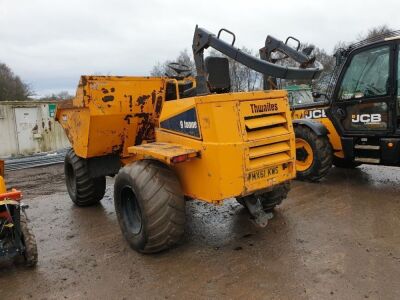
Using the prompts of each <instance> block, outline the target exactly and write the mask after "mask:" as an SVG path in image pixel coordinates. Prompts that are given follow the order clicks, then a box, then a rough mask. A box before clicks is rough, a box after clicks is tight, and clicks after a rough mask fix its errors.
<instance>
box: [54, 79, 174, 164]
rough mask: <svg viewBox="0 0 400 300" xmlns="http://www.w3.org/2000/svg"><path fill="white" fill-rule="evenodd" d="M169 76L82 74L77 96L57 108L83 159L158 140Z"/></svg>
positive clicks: (70, 139) (124, 155) (57, 115)
mask: <svg viewBox="0 0 400 300" xmlns="http://www.w3.org/2000/svg"><path fill="white" fill-rule="evenodd" d="M166 83H167V79H165V78H158V77H121V76H82V77H81V80H80V82H79V85H78V89H77V93H76V97H75V98H74V99H73V100H72V101H66V102H64V103H62V104H61V105H59V106H58V107H57V112H56V119H57V120H58V121H59V122H60V124H61V125H62V126H63V128H64V130H65V132H66V134H67V136H68V139H69V141H70V142H71V144H72V147H73V148H74V151H75V153H76V154H77V155H78V156H80V157H83V158H90V157H99V156H104V155H108V154H113V153H120V154H121V155H122V157H127V156H130V154H129V153H128V147H129V146H132V145H135V144H141V143H142V142H143V141H145V140H147V139H152V138H153V139H154V126H155V125H156V124H157V119H158V117H159V114H160V111H161V107H162V103H163V101H164V95H165V86H166Z"/></svg>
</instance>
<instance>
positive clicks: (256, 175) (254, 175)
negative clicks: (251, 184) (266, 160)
mask: <svg viewBox="0 0 400 300" xmlns="http://www.w3.org/2000/svg"><path fill="white" fill-rule="evenodd" d="M277 174H278V167H273V168H269V169H264V170H258V171H253V172H250V173H249V174H248V175H247V180H248V181H254V180H260V179H264V178H267V177H269V176H273V175H277Z"/></svg>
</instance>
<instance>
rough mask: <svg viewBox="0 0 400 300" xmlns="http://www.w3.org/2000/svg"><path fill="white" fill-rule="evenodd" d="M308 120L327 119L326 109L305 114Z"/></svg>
mask: <svg viewBox="0 0 400 300" xmlns="http://www.w3.org/2000/svg"><path fill="white" fill-rule="evenodd" d="M304 117H305V118H306V119H321V118H326V114H325V110H324V109H315V110H308V111H306V112H305V113H304Z"/></svg>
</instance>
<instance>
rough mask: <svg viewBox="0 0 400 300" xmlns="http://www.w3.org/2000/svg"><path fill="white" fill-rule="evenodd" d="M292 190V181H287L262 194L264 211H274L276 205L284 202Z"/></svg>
mask: <svg viewBox="0 0 400 300" xmlns="http://www.w3.org/2000/svg"><path fill="white" fill-rule="evenodd" d="M289 191H290V183H289V182H285V183H283V184H280V185H278V186H276V187H275V188H274V189H273V190H272V191H271V192H267V193H264V194H262V195H261V204H262V206H263V209H264V211H266V212H269V211H272V210H273V209H274V208H275V206H277V205H279V204H281V203H282V201H283V200H285V199H286V197H287V195H288V193H289Z"/></svg>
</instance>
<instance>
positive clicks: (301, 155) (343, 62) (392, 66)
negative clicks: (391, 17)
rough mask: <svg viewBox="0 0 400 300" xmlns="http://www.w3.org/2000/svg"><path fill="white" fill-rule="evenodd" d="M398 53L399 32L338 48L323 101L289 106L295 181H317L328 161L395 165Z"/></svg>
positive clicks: (399, 122) (399, 142) (398, 149)
mask: <svg viewBox="0 0 400 300" xmlns="http://www.w3.org/2000/svg"><path fill="white" fill-rule="evenodd" d="M261 50H262V49H261ZM399 50H400V31H395V32H390V33H387V34H383V35H380V36H377V37H374V38H371V39H367V40H364V41H361V42H358V43H356V44H353V45H351V46H349V47H348V48H347V49H339V50H338V51H337V52H336V54H335V57H336V68H335V71H334V74H333V77H332V80H331V82H330V87H329V89H328V93H327V95H322V96H324V97H325V99H327V100H325V101H316V102H315V101H312V100H311V101H309V103H293V104H292V110H293V115H292V117H293V119H294V120H293V122H294V123H295V124H296V123H297V124H298V125H300V126H295V134H296V157H297V158H296V169H297V176H298V177H299V178H301V179H308V180H312V181H315V180H318V179H320V178H322V177H323V176H325V175H326V173H327V171H328V170H329V169H330V167H331V163H332V162H333V164H334V165H335V166H336V167H339V168H355V167H357V166H359V165H361V164H375V165H386V166H400V86H399V79H400V75H399V74H400V73H399V72H400V69H399V66H400V59H399ZM264 59H266V60H267V61H270V59H269V58H268V57H265V56H264ZM315 96H318V97H320V96H321V95H315ZM310 121H311V123H310ZM330 149H332V151H331V150H330Z"/></svg>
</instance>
